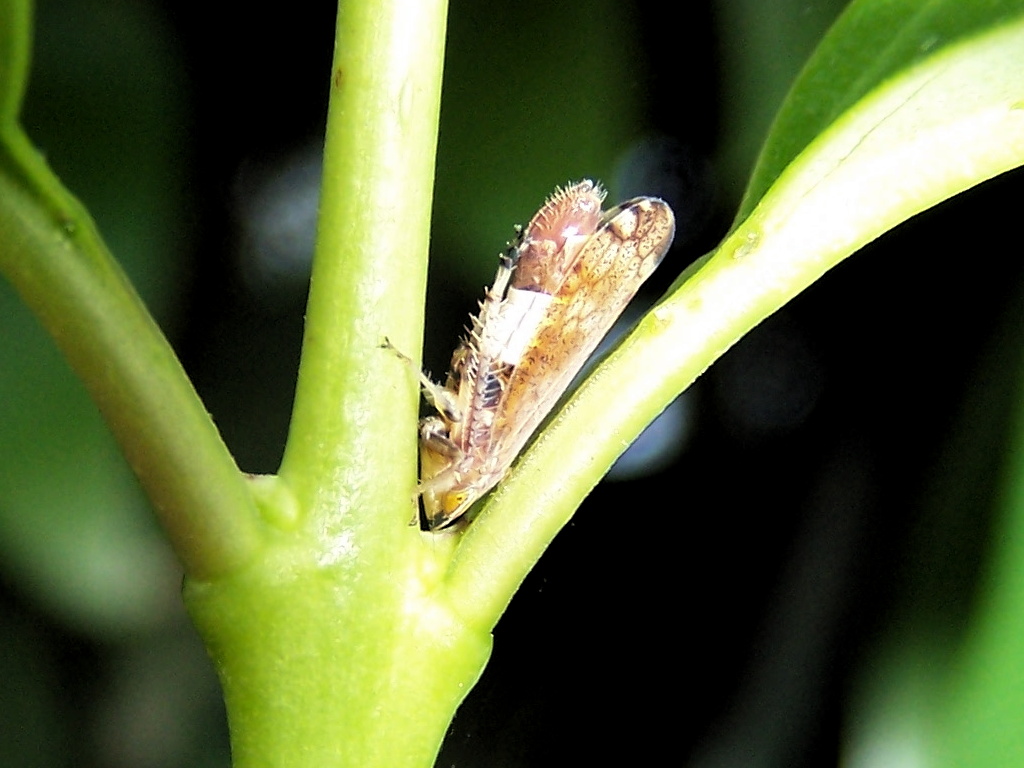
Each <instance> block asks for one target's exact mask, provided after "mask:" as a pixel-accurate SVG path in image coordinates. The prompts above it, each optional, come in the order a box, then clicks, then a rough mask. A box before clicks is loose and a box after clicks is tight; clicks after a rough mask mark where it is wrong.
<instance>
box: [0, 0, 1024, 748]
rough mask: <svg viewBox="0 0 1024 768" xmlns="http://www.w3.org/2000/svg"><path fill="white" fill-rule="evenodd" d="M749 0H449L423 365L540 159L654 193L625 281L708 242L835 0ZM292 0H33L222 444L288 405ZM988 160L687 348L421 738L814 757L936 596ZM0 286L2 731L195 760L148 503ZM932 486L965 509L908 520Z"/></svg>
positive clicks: (103, 205)
mask: <svg viewBox="0 0 1024 768" xmlns="http://www.w3.org/2000/svg"><path fill="white" fill-rule="evenodd" d="M750 5H751V6H753V7H750V8H748V7H746V5H744V4H743V3H740V2H737V1H735V0H720V1H719V2H714V3H712V2H693V3H686V4H679V5H678V7H677V5H676V4H674V3H659V2H653V0H651V1H642V0H636V2H632V3H622V2H613V1H612V0H601V1H599V2H554V3H552V2H524V3H494V2H482V1H478V0H453V2H452V3H451V7H450V39H449V42H448V51H447V59H446V73H445V77H446V80H445V91H444V96H443V103H442V124H441V131H440V145H439V152H438V167H437V187H436V193H435V225H434V232H433V239H432V242H433V245H432V253H431V277H430V285H429V289H428V290H429V296H428V319H427V340H426V350H425V361H426V365H427V367H428V368H429V369H430V370H433V371H435V372H436V373H438V374H440V373H441V372H443V370H444V368H445V366H446V364H447V359H448V356H449V355H450V353H451V349H452V346H453V345H454V343H455V340H456V338H457V336H458V335H459V333H460V332H461V329H462V326H463V324H464V323H465V321H466V317H467V315H468V313H469V312H470V311H472V310H473V309H474V308H475V304H476V301H477V300H478V298H479V296H480V295H481V291H480V289H481V287H482V286H483V285H485V284H486V283H487V282H488V281H489V280H490V278H491V275H492V273H493V269H494V264H495V258H494V257H495V255H496V254H497V253H498V251H499V250H500V249H501V247H502V246H503V244H504V242H505V240H506V239H507V238H508V237H509V236H510V234H511V231H512V230H511V227H512V225H513V224H514V223H516V222H525V221H526V220H527V219H528V218H529V216H530V214H531V213H532V212H533V210H535V209H536V208H537V207H538V206H539V205H540V203H541V202H542V201H543V199H544V197H545V196H546V195H547V194H548V193H549V192H550V191H551V190H552V189H553V188H554V186H555V185H556V184H560V183H565V182H566V181H567V180H570V179H578V178H583V177H584V176H589V177H596V178H598V179H600V180H602V181H603V182H604V183H605V184H606V185H607V186H609V187H610V189H611V195H610V196H611V197H612V198H616V199H622V198H625V197H627V196H630V195H634V194H641V193H643V194H652V195H659V196H662V197H665V198H666V199H668V200H669V202H670V203H672V205H673V207H674V209H675V210H676V211H677V216H678V219H679V223H680V227H679V235H678V237H677V242H676V245H675V247H674V248H673V252H672V253H671V254H670V256H669V257H668V258H667V259H666V261H665V264H664V265H663V266H662V267H661V269H660V271H659V273H658V274H656V275H655V277H654V278H653V279H652V280H651V284H650V285H649V286H648V288H647V289H646V290H645V295H644V296H643V297H642V298H641V299H640V300H641V301H644V300H646V301H647V302H650V301H653V299H654V298H656V297H657V296H658V295H659V294H660V293H661V292H663V291H664V290H665V289H666V288H667V287H668V285H669V284H670V283H671V281H672V280H673V279H674V278H675V277H676V275H678V273H679V272H680V271H681V270H682V269H683V267H684V266H685V265H686V264H688V263H689V262H691V261H692V260H693V259H695V258H696V257H698V256H700V255H701V254H703V253H705V252H707V251H708V250H710V249H711V248H713V247H714V245H715V243H716V242H717V241H718V240H719V239H720V238H721V236H722V235H723V234H724V233H725V231H726V230H727V229H728V226H729V223H730V220H731V216H732V213H733V211H734V210H735V208H736V206H737V205H738V202H739V196H740V195H741V193H742V189H743V185H744V179H745V176H746V175H747V174H748V173H749V171H750V168H751V166H752V163H753V161H754V159H755V157H756V153H757V149H758V146H759V143H760V141H761V140H762V138H763V136H764V134H765V132H766V131H767V127H768V121H769V120H770V118H771V115H772V113H773V111H774V110H775V109H776V108H777V106H778V103H779V100H780V99H781V98H782V96H783V95H784V93H785V90H786V88H787V87H788V84H789V83H790V82H791V80H792V78H793V77H794V76H795V74H796V72H797V71H798V69H799V66H800V65H801V63H802V62H803V61H804V60H805V59H806V57H807V56H808V55H809V53H810V51H811V49H812V47H813V45H814V43H815V41H816V40H817V39H818V38H819V37H820V35H821V34H822V32H823V30H824V29H825V28H826V27H827V25H828V24H829V23H830V21H831V20H832V18H834V16H835V15H836V14H837V13H838V12H839V10H841V7H842V5H843V3H841V2H832V3H828V2H820V3H795V2H794V3H776V4H760V3H751V4H750ZM761 5H771V6H772V9H765V8H760V7H759V6H761ZM670 9H671V10H670ZM290 10H291V9H281V8H277V9H275V12H273V13H271V12H255V11H254V8H253V7H252V6H250V5H241V4H239V5H238V6H237V7H236V8H231V7H230V6H217V7H216V8H214V7H211V6H204V5H200V4H193V3H175V2H165V3H158V2H153V3H142V2H128V1H127V0H99V1H94V2H85V1H84V0H45V2H42V3H41V4H40V6H39V9H38V18H37V25H38V40H37V50H36V63H35V67H34V70H33V79H32V81H31V85H30V93H29V96H28V100H27V104H26V108H25V124H26V126H27V129H28V131H29V133H30V135H31V136H32V137H33V139H34V140H35V141H36V142H37V143H38V145H39V146H40V147H41V149H43V151H44V152H45V153H46V154H47V157H48V159H49V161H50V163H51V164H52V165H53V167H54V168H55V170H56V171H57V173H58V174H60V175H61V177H62V178H63V179H65V181H66V182H67V183H68V185H69V186H70V187H71V188H72V189H73V190H74V191H75V192H76V193H77V194H79V195H80V196H81V197H82V198H83V200H84V201H85V203H86V204H87V205H88V206H89V207H90V209H91V210H92V211H93V213H94V215H95V216H96V218H97V220H98V221H99V224H100V227H101V230H102V231H103V232H104V234H105V236H106V237H107V238H108V240H109V242H110V243H111V246H112V248H113V250H114V252H115V253H116V254H117V255H118V257H119V258H120V259H121V260H122V262H123V263H124V264H125V266H126V269H128V271H129V272H130V273H131V275H132V277H133V279H135V280H136V281H137V283H138V285H139V287H140V290H141V291H142V292H143V294H144V295H145V297H146V299H147V302H148V303H149V304H150V306H151V307H152V308H153V310H154V312H155V313H156V314H157V315H158V317H159V319H160V321H161V324H162V326H163V327H164V329H165V330H166V332H167V333H168V335H169V336H170V338H171V341H172V343H173V344H174V346H175V348H176V350H177V351H178V353H179V355H180V357H181V359H182V361H183V363H184V365H185V367H186V368H187V370H188V372H189V374H190V375H191V376H192V377H193V379H194V381H195V382H196V386H197V388H198V389H199V391H200V394H201V395H202V396H203V398H204V400H205V402H206V403H207V407H208V408H209V410H210V411H211V413H212V414H213V417H214V418H215V420H216V421H217V423H218V426H219V427H220V429H221V430H222V433H223V434H224V436H225V439H226V440H227V442H228V444H229V446H230V448H231V449H232V451H233V452H235V455H236V456H237V457H238V460H239V463H240V465H241V466H242V468H243V469H245V470H247V471H251V472H273V471H274V470H275V469H276V468H277V462H278V461H279V459H280V456H281V452H282V449H283V445H284V440H285V436H286V429H287V421H288V416H289V411H290V406H291V397H292V389H293V386H294V377H295V370H296V366H297V362H298V352H299V344H300V340H301V332H302V313H303V305H304V300H305V280H306V269H307V268H308V257H309V253H310V249H311V247H312V238H313V231H312V226H313V224H314V216H315V203H316V198H315V194H316V185H317V181H318V173H319V167H318V164H317V162H318V160H317V154H318V151H319V146H320V142H321V137H322V130H323V123H324V117H325V112H326V95H327V87H328V73H329V71H330V56H331V49H332V42H333V41H332V37H333V23H334V12H335V8H334V6H333V5H332V4H331V3H327V2H308V3H303V4H300V5H299V6H297V7H296V9H295V10H294V12H288V11H290ZM1020 193H1021V175H1020V174H1019V173H1018V174H1015V175H1011V176H1007V177H1004V178H1001V179H997V180H996V181H994V182H990V183H989V184H986V185H984V186H982V187H980V188H978V189H976V190H973V191H971V192H969V193H967V194H965V195H961V196H960V197H959V198H957V199H956V200H954V201H951V202H949V203H947V204H944V205H942V206H940V207H938V208H936V209H934V210H932V211H929V212H927V213H926V214H923V215H921V216H919V217H917V218H916V219H915V220H913V221H911V222H909V223H907V224H905V225H903V226H901V227H900V228H898V230H896V231H894V232H892V233H890V234H889V235H887V236H886V237H884V238H882V239H881V240H879V241H877V242H875V243H873V244H872V245H871V246H869V247H868V248H866V249H864V251H863V252H862V253H859V254H857V255H856V256H854V257H853V258H851V259H850V260H849V261H848V262H846V263H844V264H843V265H842V266H840V267H839V268H837V269H836V270H834V271H833V272H832V273H831V274H829V275H828V276H826V277H825V279H823V280H821V281H820V282H819V283H818V284H817V285H815V286H814V287H813V288H812V289H811V290H809V291H807V292H806V293H805V294H804V295H802V296H801V297H799V298H798V299H797V300H796V301H794V302H793V303H792V304H791V305H789V306H788V307H786V308H785V309H784V310H783V311H781V312H780V313H778V314H777V315H776V316H774V317H772V318H771V319H769V320H768V321H766V322H765V323H764V324H763V325H762V326H761V327H759V328H757V329H756V330H755V331H754V332H752V333H751V334H750V335H749V336H748V337H747V338H746V339H745V340H744V341H743V342H742V343H741V344H740V345H738V346H737V347H736V348H735V349H733V350H732V351H730V352H729V353H728V354H727V355H726V356H725V357H724V358H723V359H722V360H721V361H720V362H719V363H718V364H716V365H715V366H714V367H713V368H712V369H711V370H710V371H709V372H708V373H707V374H705V376H703V377H702V378H701V379H700V380H699V381H698V383H697V384H696V385H695V386H694V387H693V388H692V389H691V391H690V392H688V393H687V394H686V395H684V397H683V399H682V400H681V401H680V402H679V404H678V405H677V410H676V411H675V420H674V422H671V423H669V424H668V425H667V426H665V430H664V431H665V435H663V436H662V438H661V440H660V441H659V442H657V443H656V444H655V446H654V447H653V448H652V451H653V458H645V459H642V460H638V463H639V464H640V466H641V469H640V470H632V473H633V479H631V480H626V479H622V480H618V481H609V482H606V483H604V484H602V485H601V486H600V487H599V488H598V489H597V490H596V491H595V492H594V493H593V494H592V496H591V497H590V498H589V499H588V500H587V501H586V502H585V504H584V505H583V507H582V508H581V509H580V511H579V513H578V514H577V515H576V517H575V519H574V521H573V522H572V523H571V524H570V525H569V526H568V527H567V528H566V529H565V530H564V531H563V532H562V533H561V534H560V535H559V537H558V538H557V540H556V541H555V543H554V544H553V546H552V547H551V549H550V550H549V552H548V553H547V554H546V555H545V557H544V558H543V559H542V561H541V562H540V563H539V565H538V566H537V568H536V569H535V570H534V572H533V573H532V574H531V576H530V577H529V579H528V580H527V581H526V583H525V584H524V585H523V587H522V589H521V590H520V592H519V594H518V595H517V596H516V598H515V600H514V601H513V603H512V605H511V607H510V609H509V610H508V612H507V614H506V615H505V617H504V618H503V619H502V621H501V623H500V624H499V626H498V628H497V631H496V633H495V651H494V656H493V659H492V661H491V663H490V665H489V666H488V668H487V670H486V672H485V674H484V677H483V679H482V680H481V682H480V684H479V685H478V686H477V688H476V689H475V690H474V691H473V692H472V693H471V694H470V696H469V698H468V699H467V701H466V703H465V705H464V706H463V708H462V709H461V710H460V711H459V714H458V716H457V717H456V720H455V722H454V724H453V726H452V730H451V732H450V734H449V737H448V740H447V743H446V745H445V747H444V749H443V752H442V755H441V758H440V759H439V762H438V765H441V766H449V765H455V766H515V767H518V766H548V765H552V766H554V765H563V764H602V765H603V764H639V763H648V762H657V763H658V764H685V765H692V766H699V767H700V768H705V766H706V767H708V768H710V767H712V766H714V767H716V768H717V767H718V766H734V765H735V766H743V767H745V768H746V767H749V766H818V765H830V764H835V763H836V761H837V759H838V755H839V750H840V745H841V744H842V739H843V733H844V732H843V724H844V712H845V711H846V709H845V707H846V704H844V702H846V701H848V700H849V696H850V693H851V691H852V690H854V689H855V688H856V682H857V680H858V677H859V675H860V673H861V670H863V669H864V665H865V664H868V663H869V662H870V659H871V652H872V649H873V648H875V647H876V644H877V643H878V641H879V638H881V637H885V636H886V635H887V633H888V632H889V629H888V628H889V627H891V626H893V625H894V624H895V625H899V623H900V621H902V620H903V619H904V618H905V617H906V616H907V615H908V611H911V609H909V608H908V606H909V605H920V604H922V603H924V604H930V603H929V601H930V600H931V601H932V602H938V603H940V604H941V605H942V606H943V610H944V611H946V613H945V614H944V615H945V616H946V617H947V618H946V620H947V621H948V622H950V624H951V626H954V627H955V626H957V622H958V621H960V620H962V617H964V616H966V615H967V614H966V610H967V607H968V606H969V597H970V594H971V583H972V576H973V574H974V572H975V570H976V567H977V563H978V562H979V558H980V557H981V555H980V552H981V551H982V548H983V545H984V542H985V539H986V536H987V528H986V521H987V516H986V515H987V512H986V510H987V504H986V499H987V497H988V488H989V487H990V484H991V478H992V476H993V473H994V472H995V471H996V469H997V468H998V457H999V455H1000V454H999V451H998V446H999V445H1000V443H999V441H1000V440H1001V439H1002V432H1001V427H1002V426H1003V424H1004V423H1005V414H1006V413H1007V407H1006V399H1005V397H1006V394H1007V393H1010V392H1012V378H1011V375H1012V373H1013V372H1014V369H1015V366H1016V364H1017V359H1016V354H1015V353H1014V351H1013V350H1014V349H1015V348H1016V347H1015V345H1014V344H1013V343H1011V342H1012V341H1013V339H1015V338H1016V335H1017V331H1016V327H1017V326H1018V325H1019V323H1017V322H1016V320H1017V316H1016V315H1014V314H1013V313H1014V312H1015V311H1016V309H1017V308H1018V306H1019V301H1018V299H1019V285H1020V266H1019V264H1020V259H1019V250H1020V249H1019V237H1018V235H1017V233H1016V231H1014V230H1013V229H1012V228H1011V223H1012V219H1010V218H1009V217H1007V216H1006V212H1007V208H1008V206H1009V203H1010V201H1011V200H1019V199H1020ZM612 202H614V200H613V201H612ZM981 254H984V255H983V256H982V255H981ZM982 259H984V261H983V262H982ZM982 264H983V268H982V266H981V265H982ZM0 311H2V312H3V313H4V316H5V318H7V317H9V318H10V320H9V323H8V324H7V327H8V328H9V330H8V332H6V334H5V335H6V338H3V339H0V388H2V389H0V435H2V436H3V438H4V440H3V443H4V444H5V445H4V447H3V448H2V449H0V450H2V451H3V452H4V454H3V457H0V458H3V466H6V467H7V468H8V471H7V472H6V473H4V474H6V475H7V476H6V478H3V477H0V764H3V765H18V766H38V767H39V768H44V767H46V768H48V767H50V766H70V765H75V766H94V767H95V768H120V767H121V766H124V767H128V766H133V767H135V766H138V767H139V768H164V767H167V768H171V767H172V766H185V765H189V766H226V765H227V764H228V751H227V750H228V748H227V734H226V728H225V726H224V722H223V711H222V707H221V704H220V703H219V694H218V690H217V685H216V680H215V678H214V677H213V674H212V671H211V669H210V667H209V664H208V662H207V661H206V659H205V656H204V654H203V651H202V648H201V646H200V645H199V643H198V640H197V639H196V638H195V636H194V633H193V632H192V630H191V629H190V627H189V625H188V623H187V619H186V618H185V616H184V613H183V611H182V609H181V607H180V604H179V599H178V595H177V591H178V586H179V583H180V574H179V573H178V571H177V569H176V566H175V564H174V562H173V559H172V558H171V557H170V555H169V554H168V552H167V550H166V547H165V546H164V545H163V544H162V542H161V540H160V538H159V533H158V531H156V529H155V524H154V523H153V521H152V519H151V515H150V513H149V511H148V509H147V508H146V505H145V502H144V500H143V499H142V498H141V495H140V493H139V491H138V489H137V488H135V486H134V483H133V481H132V480H131V478H130V476H129V474H128V472H127V470H126V469H125V468H124V466H123V465H122V464H121V463H120V460H119V458H118V457H117V455H116V450H115V449H113V448H112V447H111V444H110V441H109V438H108V437H107V436H106V434H105V431H104V429H103V427H102V424H101V423H100V422H99V420H98V417H97V416H96V414H95V412H94V410H93V409H92V408H91V405H90V404H89V403H88V401H87V399H85V397H84V395H83V394H82V392H81V391H80V390H79V388H78V385H77V384H76V383H75V382H74V380H73V379H72V378H71V377H70V374H69V373H68V372H67V370H66V368H65V367H64V365H63V363H62V361H60V359H59V358H58V357H57V355H56V353H55V352H54V351H53V350H52V348H51V346H50V345H49V342H48V341H47V340H46V339H45V337H43V336H42V335H41V333H40V332H39V331H38V329H36V328H35V326H34V323H33V321H32V320H31V318H28V317H27V315H25V314H24V313H23V312H22V311H21V310H19V309H18V308H17V303H16V300H15V299H14V298H13V296H11V295H10V291H9V289H8V288H7V287H6V285H4V286H2V287H0ZM1007 328H1010V329H1012V330H1010V331H1007V330H1006V329H1007ZM999 334H1003V336H999ZM1007 334H1009V335H1007ZM993 339H996V340H995V341H993ZM0 472H3V470H0ZM951 494H961V495H963V496H965V497H967V498H969V500H970V503H969V504H967V505H966V507H965V510H962V511H961V512H962V514H964V515H965V516H966V521H965V519H964V518H960V517H955V518H949V517H946V518H942V517H939V515H940V512H941V510H942V508H943V505H942V504H941V503H938V502H937V501H936V500H937V499H938V500H940V501H941V500H948V498H949V497H950V495H951ZM951 542H952V543H951ZM936 584H939V585H940V586H938V587H936V586H935V585H936ZM936 594H939V595H941V597H939V598H934V595H936ZM912 599H913V600H914V601H916V602H912Z"/></svg>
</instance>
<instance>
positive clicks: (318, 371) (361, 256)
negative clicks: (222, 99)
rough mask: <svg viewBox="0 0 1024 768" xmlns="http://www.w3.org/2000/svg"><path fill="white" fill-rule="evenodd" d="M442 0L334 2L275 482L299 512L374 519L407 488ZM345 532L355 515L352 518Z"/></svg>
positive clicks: (401, 500)
mask: <svg viewBox="0 0 1024 768" xmlns="http://www.w3.org/2000/svg"><path fill="white" fill-rule="evenodd" d="M446 10H447V4H446V2H445V0H381V2H377V3H356V2H350V3H341V4H340V7H339V10H338V22H337V37H336V43H335V52H334V65H333V69H332V77H331V100H330V107H329V112H328V122H327V136H326V143H325V147H324V176H323V186H322V190H321V197H320V201H321V202H320V221H319V231H318V235H317V247H316V254H315V260H314V268H313V277H312V282H311V285H310V294H309V303H308V307H307V312H306V335H305V338H304V341H303V350H302V363H301V367H300V371H299V381H298V386H297V391H296V397H295V408H294V412H293V416H292V422H291V432H290V434H289V438H288V446H287V449H286V452H285V456H284V461H283V463H282V466H281V477H282V479H283V480H284V481H285V482H286V483H287V484H288V485H289V486H290V487H291V488H292V490H293V492H294V493H295V494H296V498H297V500H298V501H299V506H300V508H301V509H307V510H311V509H316V510H318V515H331V514H334V513H337V514H349V513H351V514H353V515H356V516H360V515H361V516H363V517H361V518H360V517H357V518H356V519H363V520H366V521H367V522H373V519H374V518H375V517H376V516H377V515H378V514H379V510H381V509H392V510H394V509H396V508H397V509H400V510H401V511H400V512H399V513H397V514H396V515H395V516H394V518H393V520H392V522H393V523H394V524H395V525H400V526H402V527H405V525H406V523H407V522H408V520H409V518H410V517H411V515H412V509H413V506H412V494H413V489H414V485H415V474H416V469H415V455H416V454H415V445H414V443H415V430H414V429H413V428H412V425H413V424H414V423H415V418H416V413H417V409H418V391H417V386H416V379H415V375H414V372H413V371H411V370H410V369H409V367H408V366H407V365H406V364H404V363H403V362H402V361H401V360H400V359H399V358H398V357H397V356H396V355H395V354H394V353H393V352H392V351H389V350H387V349H384V348H383V346H382V345H383V343H384V341H385V339H388V340H390V341H391V342H393V343H394V345H395V347H397V348H398V349H400V350H402V351H403V352H405V353H407V354H408V355H410V356H411V357H413V358H414V359H416V360H417V361H418V359H419V353H418V350H419V348H420V342H421V338H422V329H423V314H422V313H423V304H424V296H425V286H426V262H427V258H426V257H427V246H428V242H429V234H430V209H431V193H432V189H433V182H434V152H435V148H436V144H437V121H438V114H439V110H440V88H441V71H442V64H443V59H444V34H445V19H446ZM349 522H351V518H350V520H349Z"/></svg>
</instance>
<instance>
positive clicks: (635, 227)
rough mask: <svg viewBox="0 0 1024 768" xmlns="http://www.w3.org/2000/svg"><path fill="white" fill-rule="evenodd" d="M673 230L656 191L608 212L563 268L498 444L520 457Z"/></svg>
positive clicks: (517, 374) (514, 387)
mask: <svg viewBox="0 0 1024 768" xmlns="http://www.w3.org/2000/svg"><path fill="white" fill-rule="evenodd" d="M674 234H675V217H674V216H673V214H672V209H671V208H669V206H668V205H667V204H666V203H665V202H663V201H661V200H658V199H656V198H649V197H641V198H635V199H633V200H629V201H627V202H625V203H622V204H621V205H619V206H616V207H615V208H613V209H611V210H610V211H608V212H607V213H606V214H605V216H604V218H603V220H602V223H601V225H600V226H599V227H598V229H597V231H595V232H594V233H593V234H592V235H591V236H590V237H589V238H588V239H587V240H586V241H585V242H584V243H583V244H582V246H581V247H580V248H579V250H578V254H577V255H576V258H575V259H574V260H573V261H572V262H571V263H570V264H568V266H567V268H566V269H565V271H564V274H563V275H562V279H561V282H560V284H559V285H558V288H557V291H556V293H555V294H554V295H553V297H552V301H551V304H550V306H549V308H548V312H547V314H546V316H545V318H544V322H543V323H542V324H541V325H540V327H539V328H538V329H537V333H536V336H535V337H534V340H533V343H532V344H531V345H530V346H529V348H528V349H527V350H526V351H525V352H524V354H523V356H522V359H521V360H520V362H519V365H518V366H516V369H515V371H514V372H513V374H512V378H511V381H510V382H509V385H508V388H507V393H506V398H505V401H504V403H503V404H502V407H501V409H500V414H501V421H502V423H501V424H498V425H497V429H496V430H495V433H496V434H501V435H504V436H506V438H505V440H504V441H503V442H504V443H505V444H504V445H502V446H501V447H500V448H499V449H498V450H499V451H501V452H502V453H511V454H512V456H513V457H514V455H515V454H516V453H518V452H519V450H521V449H522V447H523V445H524V444H525V443H526V441H527V440H528V439H529V438H530V435H531V434H532V433H533V432H534V430H535V429H536V428H537V426H538V425H539V424H540V422H541V421H543V419H544V417H545V416H546V415H547V413H548V412H549V411H550V410H551V408H552V407H553V406H554V404H555V402H556V401H557V400H558V398H559V397H561V395H562V393H563V392H564V391H565V390H566V388H567V387H568V386H569V384H570V382H571V381H572V379H573V377H575V376H576V374H577V373H578V372H579V370H580V369H581V368H582V367H583V364H584V363H585V362H586V361H587V359H588V358H589V357H590V355H592V354H593V352H594V350H595V349H596V348H597V346H598V344H599V343H600V342H601V339H603V338H604V336H605V335H606V334H607V333H608V331H609V330H610V329H611V327H612V325H614V323H615V321H616V320H617V319H618V317H619V315H621V314H622V312H623V310H624V309H625V308H626V305H627V304H628V303H629V301H630V299H632V298H633V296H635V295H636V292H637V290H638V289H639V288H640V286H641V285H642V284H643V282H644V281H645V280H646V279H647V278H648V277H650V275H651V273H652V272H653V271H654V269H655V268H656V267H657V266H658V264H660V263H661V260H662V258H664V256H665V253H666V252H667V251H668V248H669V246H670V245H671V243H672V237H673V235H674ZM510 461H511V459H510Z"/></svg>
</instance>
